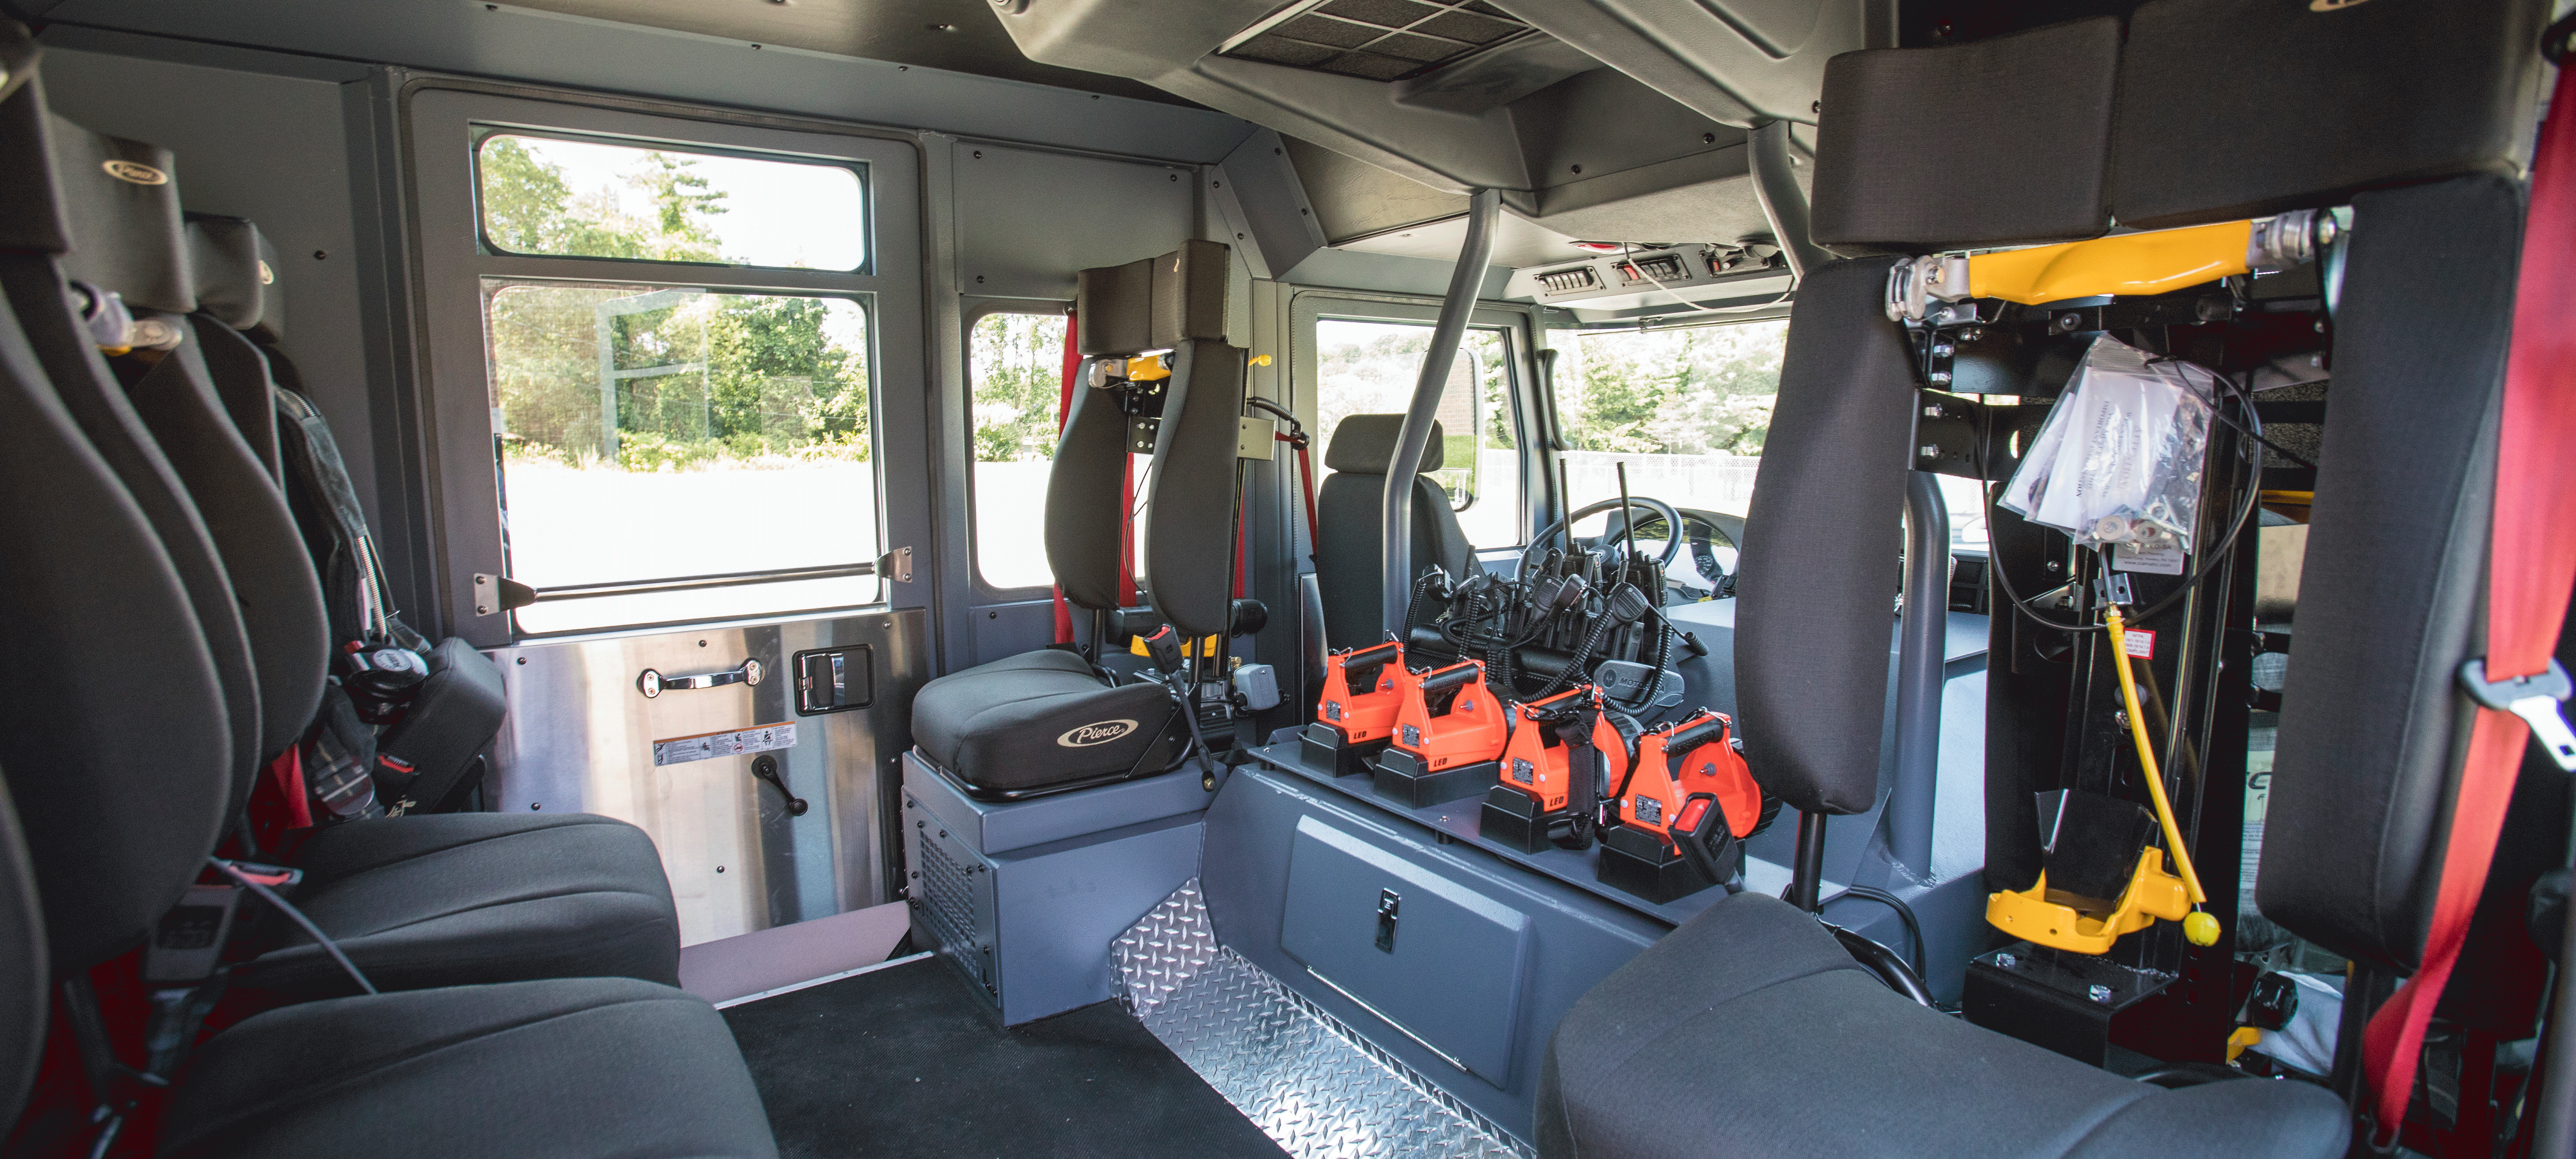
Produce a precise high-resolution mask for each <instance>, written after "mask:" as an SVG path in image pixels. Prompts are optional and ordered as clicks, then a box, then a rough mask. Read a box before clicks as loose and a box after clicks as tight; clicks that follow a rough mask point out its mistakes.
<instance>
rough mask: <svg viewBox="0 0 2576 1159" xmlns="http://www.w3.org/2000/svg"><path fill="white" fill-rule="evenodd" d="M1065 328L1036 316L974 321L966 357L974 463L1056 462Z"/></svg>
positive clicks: (1058, 320)
mask: <svg viewBox="0 0 2576 1159" xmlns="http://www.w3.org/2000/svg"><path fill="white" fill-rule="evenodd" d="M1064 327H1065V320H1064V319H1063V318H1062V317H1060V316H1046V315H1037V314H987V315H985V316H984V317H982V318H981V319H978V320H977V321H976V323H975V330H974V334H973V343H972V348H971V349H970V350H969V352H968V355H967V357H968V359H969V362H970V364H971V365H972V367H973V369H974V372H975V385H974V390H975V397H974V399H973V403H972V405H973V408H974V419H975V459H976V461H977V462H983V463H1014V462H1018V463H1027V462H1040V461H1044V460H1047V459H1052V458H1054V457H1055V442H1056V411H1057V409H1058V407H1059V406H1060V405H1061V401H1062V398H1063V389H1064V363H1063V358H1064Z"/></svg>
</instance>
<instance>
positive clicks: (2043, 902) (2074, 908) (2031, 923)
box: [1986, 845, 2191, 954]
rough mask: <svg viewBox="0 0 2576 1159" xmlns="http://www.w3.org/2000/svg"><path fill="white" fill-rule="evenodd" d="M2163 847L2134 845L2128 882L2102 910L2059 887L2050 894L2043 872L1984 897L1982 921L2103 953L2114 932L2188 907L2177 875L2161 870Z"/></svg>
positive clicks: (2116, 936)
mask: <svg viewBox="0 0 2576 1159" xmlns="http://www.w3.org/2000/svg"><path fill="white" fill-rule="evenodd" d="M2164 853H2165V851H2164V850H2162V849H2158V848H2156V847H2154V846H2152V845H2150V846H2148V847H2147V848H2145V849H2141V850H2139V851H2138V868H2137V869H2136V871H2134V872H2132V873H2131V874H2130V875H2129V887H2128V888H2127V889H2124V890H2121V891H2120V900H2119V901H2117V902H2115V903H2113V905H2112V907H2111V909H2110V911H2109V912H2108V913H2104V912H2100V911H2096V910H2089V909H2087V908H2085V907H2084V906H2083V905H2082V904H2081V903H2082V902H2083V901H2084V900H2085V899H2083V898H2078V897H2076V896H2075V895H2073V894H2069V893H2063V892H2060V893H2058V894H2056V895H2055V896H2054V897H2052V896H2050V894H2049V889H2048V874H2047V873H2045V872H2043V873H2041V874H2040V875H2039V880H2038V882H2036V883H2034V884H2033V885H2032V886H2031V887H2030V888H2029V889H2025V890H2021V891H2019V892H2013V891H2009V890H2007V891H2005V892H2002V893H1997V894H1993V895H1991V896H1989V897H1987V898H1986V921H1987V922H1988V923H1989V924H1992V925H1993V926H1994V927H1995V928H1996V929H1999V930H2002V931H2003V932H2005V933H2007V934H2011V935H2013V936H2014V937H2017V938H2021V939H2022V940H2024V941H2027V942H2031V943H2033V944H2035V945H2042V946H2047V947H2049V948H2051V949H2058V950H2071V951H2073V952H2075V953H2078V954H2104V953H2109V952H2110V950H2111V943H2113V942H2116V941H2118V940H2120V935H2122V934H2126V933H2131V932H2134V931H2137V930H2143V929H2145V928H2147V927H2148V926H2151V925H2154V924H2155V922H2156V919H2158V918H2163V919H2164V920H2166V921H2169V922H2178V921H2181V920H2183V918H2184V917H2185V916H2187V915H2189V914H2190V913H2191V895H2190V894H2188V893H2187V892H2185V891H2184V889H2183V884H2182V879H2181V878H2179V877H2175V876H2174V875H2172V874H2170V873H2167V872H2165V857H2164Z"/></svg>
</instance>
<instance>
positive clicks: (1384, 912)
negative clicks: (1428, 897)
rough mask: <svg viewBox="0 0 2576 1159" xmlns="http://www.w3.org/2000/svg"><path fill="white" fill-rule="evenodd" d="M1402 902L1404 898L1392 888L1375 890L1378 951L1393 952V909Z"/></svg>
mask: <svg viewBox="0 0 2576 1159" xmlns="http://www.w3.org/2000/svg"><path fill="white" fill-rule="evenodd" d="M1403 903H1404V898H1403V897H1401V896H1399V895H1398V894H1397V893H1396V892H1395V891H1394V890H1391V889H1381V890H1379V891H1377V948H1378V952H1380V953H1385V954H1392V953H1394V952H1395V911H1396V907H1397V906H1400V905H1402V904H1403Z"/></svg>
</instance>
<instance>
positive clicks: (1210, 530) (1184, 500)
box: [1139, 338, 1244, 639]
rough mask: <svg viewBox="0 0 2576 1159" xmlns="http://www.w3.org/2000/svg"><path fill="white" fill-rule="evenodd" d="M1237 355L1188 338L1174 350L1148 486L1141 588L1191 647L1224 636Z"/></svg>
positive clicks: (1239, 399) (1230, 600) (1229, 611)
mask: <svg viewBox="0 0 2576 1159" xmlns="http://www.w3.org/2000/svg"><path fill="white" fill-rule="evenodd" d="M1243 365H1244V364H1243V351H1241V350H1237V349H1235V348H1234V347H1231V346H1228V345H1226V344H1225V341H1224V340H1223V339H1222V338H1216V339H1207V338H1194V339H1189V340H1187V341H1184V342H1182V343H1181V344H1180V347H1179V349H1178V350H1176V351H1175V352H1174V355H1173V362H1172V381H1171V386H1170V387H1169V389H1168V391H1167V392H1166V394H1165V395H1164V399H1163V424H1162V429H1161V430H1160V431H1159V432H1158V433H1157V434H1156V436H1155V438H1154V466H1153V473H1152V475H1151V477H1150V478H1149V480H1148V481H1147V484H1146V487H1145V510H1146V514H1145V523H1144V527H1143V530H1142V531H1141V532H1139V534H1141V535H1142V536H1143V537H1144V545H1145V569H1144V576H1143V578H1144V581H1145V586H1146V587H1147V588H1148V589H1149V590H1151V591H1152V592H1153V601H1154V610H1155V611H1157V612H1161V613H1162V614H1163V618H1164V619H1167V620H1170V621H1171V622H1172V625H1173V626H1174V627H1177V628H1179V629H1180V630H1181V634H1182V635H1183V636H1185V637H1189V638H1192V639H1195V638H1198V637H1201V636H1216V635H1225V634H1229V633H1230V630H1231V628H1232V625H1233V607H1234V563H1235V552H1236V551H1237V550H1238V547H1237V544H1238V535H1237V532H1236V528H1235V518H1236V510H1235V495H1236V486H1237V481H1238V478H1239V468H1238V467H1237V465H1236V459H1235V453H1234V451H1235V430H1236V420H1237V419H1239V418H1241V417H1242V415H1243Z"/></svg>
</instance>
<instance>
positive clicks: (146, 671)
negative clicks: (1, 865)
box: [0, 89, 232, 973]
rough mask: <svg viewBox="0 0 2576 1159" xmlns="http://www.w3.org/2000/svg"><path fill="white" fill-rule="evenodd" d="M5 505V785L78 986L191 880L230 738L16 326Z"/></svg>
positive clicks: (2, 469)
mask: <svg viewBox="0 0 2576 1159" xmlns="http://www.w3.org/2000/svg"><path fill="white" fill-rule="evenodd" d="M11 99H12V101H13V102H14V101H18V100H30V99H32V98H31V97H30V96H29V91H28V90H24V89H22V90H20V92H19V93H18V94H17V95H16V96H15V97H13V98H11ZM25 204H26V202H25V201H24V200H20V201H18V202H17V205H20V206H23V205H25ZM6 224H7V227H8V228H9V229H10V230H11V231H12V232H13V233H15V232H22V231H25V230H27V229H28V228H29V227H30V225H31V223H28V222H26V221H24V220H11V221H9V222H7V223H6ZM33 224H34V227H35V228H39V229H40V228H41V227H42V223H33ZM0 494H5V495H7V496H9V502H7V503H0V589H5V590H6V591H8V592H9V593H10V596H9V600H10V609H11V610H10V614H8V615H6V616H0V773H4V774H5V775H6V777H7V780H8V787H9V791H10V793H11V795H12V796H13V798H14V799H15V802H16V805H17V808H18V813H19V818H20V821H21V823H22V825H23V827H24V829H25V831H26V834H27V838H28V842H27V844H28V851H29V853H30V855H31V860H32V862H33V863H34V865H35V867H36V873H35V878H36V886H37V892H38V895H39V898H40V899H41V901H42V903H43V906H44V911H45V913H46V914H47V915H48V919H49V920H48V923H47V925H48V929H47V933H48V938H47V945H48V950H49V952H50V953H51V955H52V967H53V969H54V970H56V971H58V972H66V973H68V972H70V971H75V970H82V969H86V968H88V967H89V966H90V965H92V964H94V963H96V962H98V961H100V960H101V959H103V958H105V957H107V956H109V955H111V954H113V953H115V952H117V951H118V950H121V949H123V948H125V947H127V946H129V945H131V944H133V942H134V940H135V939H136V938H138V937H140V936H141V935H142V933H143V932H144V930H145V929H147V928H148V927H149V926H150V924H151V923H152V922H153V921H154V920H156V919H158V918H159V917H160V915H161V914H162V913H163V912H164V911H165V910H167V909H168V908H169V906H170V904H171V903H172V902H174V901H176V900H177V899H178V896H179V894H180V892H181V891H182V890H183V889H185V888H186V887H187V884H188V882H189V881H190V880H191V879H193V878H194V877H195V876H196V873H197V870H198V867H199V864H200V863H201V862H202V861H203V860H204V858H205V856H206V853H207V852H208V851H209V850H210V849H212V848H213V846H214V842H215V836H216V827H217V824H218V822H219V821H220V819H221V816H222V812H223V808H224V803H225V800H226V799H227V797H228V795H229V790H230V787H231V778H230V777H229V776H228V775H227V773H228V772H229V771H230V770H229V769H228V767H227V766H228V765H229V764H230V763H231V753H232V749H231V743H232V739H231V729H230V726H229V725H228V723H227V720H226V709H225V704H224V700H223V695H222V692H221V690H220V688H219V687H218V685H217V682H216V675H215V666H214V661H213V659H212V658H211V657H210V655H209V654H208V651H207V648H206V641H205V638H204V636H203V635H202V634H201V632H200V629H199V627H198V624H197V619H196V616H195V615H194V614H193V612H192V611H191V610H190V602H189V596H188V592H187V591H186V589H185V588H183V586H182V585H181V583H180V580H179V578H178V576H177V574H176V573H175V572H174V570H173V569H172V566H171V562H170V554H169V552H168V551H167V550H165V549H164V548H163V547H162V545H161V542H160V539H159V538H158V537H157V536H156V535H155V534H154V533H153V529H152V525H151V522H150V521H149V520H148V519H147V518H146V517H145V515H144V513H143V511H142V509H141V508H140V507H138V506H137V505H136V503H135V502H134V499H133V498H132V497H131V496H130V495H128V494H127V492H126V490H125V488H124V487H123V486H122V485H121V484H120V483H119V482H118V480H117V477H116V474H115V472H114V471H113V470H112V469H111V468H110V467H109V466H108V464H107V462H106V460H104V459H103V458H101V457H100V455H99V453H98V452H97V451H96V450H95V449H94V448H92V447H91V445H90V443H89V441H88V440H87V439H85V438H83V437H82V435H81V432H80V428H79V426H78V425H77V424H76V423H75V422H74V421H73V420H72V418H71V416H70V415H69V414H68V413H67V412H66V411H65V410H64V408H63V405H62V403H61V401H60V399H58V398H57V397H56V396H55V393H54V389H53V386H52V385H51V383H50V382H48V381H47V379H46V377H45V375H44V372H43V369H42V366H41V364H40V363H39V362H38V361H37V359H36V358H35V356H34V353H33V352H32V351H31V350H29V348H28V346H27V341H26V336H25V334H24V333H23V332H22V331H21V330H20V329H19V327H18V323H17V320H16V318H15V317H14V315H6V314H0Z"/></svg>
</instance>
